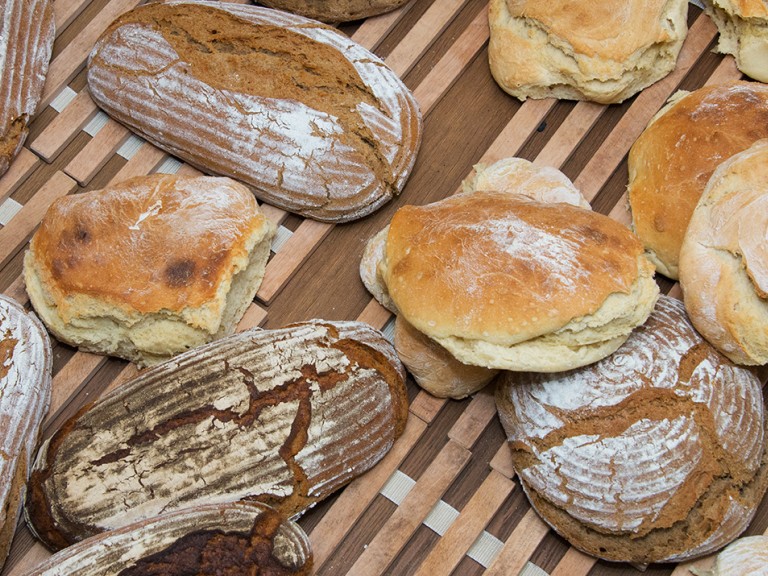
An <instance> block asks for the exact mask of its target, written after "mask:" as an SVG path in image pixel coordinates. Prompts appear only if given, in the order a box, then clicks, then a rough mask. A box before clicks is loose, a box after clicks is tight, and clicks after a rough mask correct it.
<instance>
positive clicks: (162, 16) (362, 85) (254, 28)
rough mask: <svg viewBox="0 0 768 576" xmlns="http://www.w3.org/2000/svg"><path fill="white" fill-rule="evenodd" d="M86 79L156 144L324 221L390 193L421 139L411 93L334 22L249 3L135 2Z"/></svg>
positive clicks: (105, 40) (374, 204) (354, 214)
mask: <svg viewBox="0 0 768 576" xmlns="http://www.w3.org/2000/svg"><path fill="white" fill-rule="evenodd" d="M88 87H89V89H90V92H91V95H92V96H93V98H94V100H95V101H96V102H97V104H98V105H99V106H100V107H101V108H103V109H104V110H105V111H106V112H107V113H108V114H110V115H111V116H113V117H114V118H116V119H117V120H118V121H120V122H122V123H123V124H125V125H126V126H128V127H129V128H131V129H132V130H134V131H135V132H137V133H138V134H140V135H141V136H142V137H144V138H146V139H147V140H149V141H150V142H152V143H153V144H155V145H156V146H158V147H160V148H162V149H163V150H166V151H168V152H170V153H172V154H175V155H177V156H178V157H179V158H181V159H183V160H185V161H187V162H189V163H190V164H192V165H194V166H196V167H198V168H200V169H201V170H203V171H205V172H210V173H216V174H222V175H226V176H231V177H233V178H236V179H238V180H242V181H243V182H245V183H246V184H248V185H249V186H251V188H252V189H253V192H254V193H255V194H256V196H257V197H258V198H260V199H262V200H264V201H266V202H268V203H270V204H274V205H275V206H279V207H281V208H284V209H286V210H289V211H292V212H297V213H299V214H302V215H304V216H307V217H310V218H315V219H318V220H323V221H327V222H345V221H349V220H354V219H356V218H360V217H362V216H365V215H366V214H369V213H371V212H373V211H374V210H376V209H377V208H378V207H380V206H381V205H382V204H384V203H386V202H388V201H389V200H391V199H392V198H393V197H394V196H395V195H397V194H399V192H400V190H401V189H402V187H403V185H404V184H405V181H406V179H407V177H408V175H409V174H410V171H411V169H412V167H413V164H414V161H415V158H416V151H417V149H418V147H419V144H420V141H421V116H420V112H419V109H418V105H417V103H416V100H415V99H414V98H413V96H412V94H411V93H410V91H409V90H408V89H407V88H406V86H405V85H404V84H403V83H402V82H401V81H400V79H399V78H398V77H397V75H396V74H395V73H394V72H392V71H391V70H390V69H389V68H387V66H386V65H384V63H383V62H382V61H381V60H379V58H377V57H376V56H375V55H373V54H372V53H370V52H369V51H367V50H366V49H365V48H363V47H362V46H360V45H358V44H356V43H354V42H353V41H351V40H350V39H349V38H348V37H347V36H345V35H343V34H342V33H340V32H338V31H337V30H335V29H334V28H331V27H328V26H325V25H323V24H320V23H319V22H316V21H313V20H309V19H306V18H303V17H301V16H296V15H293V14H289V13H287V12H282V11H279V10H271V9H269V8H262V7H257V6H252V5H242V4H236V3H224V2H221V3H220V2H205V1H199V2H169V3H162V4H160V3H156V4H148V5H144V6H140V7H138V8H136V9H134V10H132V11H130V12H128V13H126V14H124V15H123V16H121V17H120V18H118V19H117V20H116V21H115V22H114V23H113V24H112V25H111V26H110V27H109V28H108V29H107V30H106V31H105V32H104V34H103V35H102V37H101V38H100V39H99V41H98V42H97V43H96V46H95V47H94V49H93V51H92V52H91V55H90V57H89V63H88Z"/></svg>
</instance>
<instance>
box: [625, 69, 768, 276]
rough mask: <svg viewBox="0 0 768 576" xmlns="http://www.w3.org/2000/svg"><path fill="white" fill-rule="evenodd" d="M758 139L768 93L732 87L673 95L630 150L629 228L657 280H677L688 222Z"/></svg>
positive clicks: (765, 125) (764, 126)
mask: <svg viewBox="0 0 768 576" xmlns="http://www.w3.org/2000/svg"><path fill="white" fill-rule="evenodd" d="M761 138H768V86H765V85H764V84H760V83H758V82H730V83H727V84H720V85H714V86H705V87H703V88H699V89H698V90H695V91H693V92H690V93H689V92H682V91H681V92H677V93H675V94H674V95H673V96H672V97H671V98H670V101H669V102H668V104H667V105H666V106H664V108H662V109H661V110H660V111H659V113H658V114H656V116H655V117H654V118H653V119H652V120H651V122H650V123H649V124H648V126H647V127H646V129H645V130H644V131H643V133H642V134H641V135H640V137H639V138H638V139H637V140H636V141H635V143H634V144H633V145H632V147H631V148H630V151H629V157H628V169H629V184H628V188H627V193H628V197H629V206H630V209H631V212H632V227H633V229H634V231H635V233H636V234H637V235H638V236H639V237H640V239H641V240H642V241H643V243H644V244H645V247H646V249H647V251H648V257H649V258H650V259H651V260H652V261H653V262H654V264H655V265H656V269H657V270H658V271H659V272H660V273H662V274H664V275H665V276H667V277H668V278H671V279H673V280H676V279H677V278H678V275H679V270H678V266H679V258H680V246H681V245H682V243H683V237H684V236H685V230H686V228H687V227H688V221H689V220H690V218H691V214H693V210H694V208H696V204H697V203H698V201H699V198H701V193H702V192H703V191H704V187H705V186H706V184H707V182H708V181H709V178H710V176H712V173H713V172H714V171H715V168H717V166H718V165H719V164H720V163H722V162H723V161H724V160H727V159H728V158H730V157H731V156H733V155H734V154H736V153H737V152H741V151H742V150H745V149H746V148H749V147H750V146H751V145H752V144H753V143H754V142H755V141H757V140H760V139H761Z"/></svg>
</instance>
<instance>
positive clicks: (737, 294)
mask: <svg viewBox="0 0 768 576" xmlns="http://www.w3.org/2000/svg"><path fill="white" fill-rule="evenodd" d="M766 238H768V140H759V141H758V142H756V143H755V144H753V145H752V146H751V147H750V148H748V149H747V150H745V151H743V152H739V153H738V154H735V155H734V156H731V158H729V159H728V160H726V161H725V162H723V163H722V164H720V166H718V168H717V170H715V172H714V174H712V178H710V180H709V183H708V184H707V187H706V188H705V189H704V193H703V194H702V196H701V199H700V200H699V203H698V205H697V206H696V209H695V210H694V212H693V216H692V217H691V221H690V224H689V225H688V230H687V232H686V234H685V239H684V241H683V246H682V248H681V250H680V285H681V287H682V289H683V293H684V294H685V307H686V309H687V310H688V314H689V316H690V317H691V321H692V322H693V325H694V326H696V329H697V330H698V331H699V332H700V333H701V335H702V336H704V338H706V339H707V340H708V341H709V342H710V344H712V345H713V346H715V347H716V348H717V349H718V350H720V351H721V352H722V353H723V354H725V355H726V356H728V357H729V358H730V359H731V360H733V361H734V362H736V363H737V364H747V365H761V364H768V244H767V243H766Z"/></svg>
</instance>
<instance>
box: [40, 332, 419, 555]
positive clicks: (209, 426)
mask: <svg viewBox="0 0 768 576" xmlns="http://www.w3.org/2000/svg"><path fill="white" fill-rule="evenodd" d="M404 375H405V374H404V369H403V367H402V365H401V364H400V361H399V360H398V359H397V356H396V354H395V351H394V349H393V348H392V346H391V344H389V342H388V341H387V340H386V339H385V338H384V336H383V335H382V334H381V333H380V332H378V331H376V330H374V329H373V328H371V327H370V326H368V325H367V324H363V323H360V322H325V321H322V320H315V321H311V322H306V323H301V324H295V325H292V326H289V327H286V328H282V329H276V330H259V329H255V330H249V331H246V332H242V333H239V334H236V335H234V336H230V337H228V338H224V339H222V340H218V341H216V342H213V343H211V344H208V345H206V346H203V347H200V348H197V349H195V350H192V351H190V352H188V353H185V354H182V355H179V356H177V357H176V358H174V359H172V360H170V361H168V362H165V363H163V364H159V365H157V366H155V367H154V368H151V369H149V370H148V371H145V372H144V373H142V374H141V375H140V376H139V377H138V378H136V379H135V380H132V381H131V382H129V383H127V384H125V385H123V386H121V387H120V388H118V389H116V390H115V391H113V392H112V393H110V394H109V395H108V396H105V397H104V398H103V399H101V400H99V401H98V402H97V403H96V404H94V405H93V406H91V407H90V408H88V409H86V410H83V411H82V412H81V413H80V414H78V415H76V416H74V417H73V418H72V419H71V420H69V421H68V422H66V423H65V424H63V425H62V427H61V428H60V429H59V430H58V432H56V434H54V435H53V437H52V438H50V439H49V440H48V441H46V443H44V445H43V447H42V448H41V449H40V451H39V453H38V456H37V459H36V463H35V468H34V471H33V474H32V479H31V481H30V497H29V499H28V502H27V506H26V508H25V510H26V516H27V519H28V522H29V523H30V526H31V528H32V530H33V531H34V532H35V533H36V534H37V535H38V536H39V537H40V538H41V539H42V540H43V542H45V543H46V544H47V545H49V546H51V547H53V548H61V547H64V546H67V545H68V544H71V543H72V542H75V541H78V540H82V539H83V538H85V537H88V536H91V535H93V534H96V533H98V532H101V531H104V530H110V529H113V528H117V527H119V526H123V525H125V524H128V523H130V522H134V521H137V520H140V519H143V518H148V517H151V516H153V515H155V514H159V513H161V512H168V511H171V510H175V509H178V508H182V507H187V506H192V505H196V504H204V503H215V502H224V501H233V500H241V499H246V500H258V501H261V502H264V503H266V504H270V505H273V506H274V507H275V508H276V509H277V510H278V511H279V512H281V513H282V514H284V515H286V516H293V515H296V514H300V513H301V512H303V511H304V510H306V509H307V508H308V507H309V506H311V505H313V504H314V503H316V502H318V501H320V500H322V499H323V498H325V497H326V496H328V495H329V494H331V493H332V492H333V491H335V490H337V489H338V488H340V487H341V486H343V485H344V484H346V483H347V482H349V481H351V480H352V479H353V478H355V477H357V476H359V475H360V474H362V473H363V472H365V471H366V470H368V469H369V468H371V467H372V466H373V465H374V464H376V462H378V461H379V459H381V458H382V457H383V456H384V455H385V454H386V452H387V451H388V450H389V449H390V448H391V447H392V445H393V443H394V441H395V439H396V438H397V437H398V436H399V435H400V434H401V433H402V431H403V429H404V427H405V421H406V418H407V414H408V398H407V394H406V390H405V384H404Z"/></svg>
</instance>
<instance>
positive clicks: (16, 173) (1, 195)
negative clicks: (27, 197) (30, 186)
mask: <svg viewBox="0 0 768 576" xmlns="http://www.w3.org/2000/svg"><path fill="white" fill-rule="evenodd" d="M39 163H40V160H39V159H38V157H37V156H35V155H34V154H32V152H30V151H29V150H27V149H26V148H22V149H21V151H20V152H19V154H18V155H17V156H16V158H14V160H13V162H12V163H11V167H10V168H8V171H7V172H6V173H5V174H3V177H2V178H0V202H2V201H3V200H5V199H6V198H8V196H10V195H11V194H13V192H14V190H16V188H17V187H18V186H19V185H20V184H21V183H22V182H24V180H26V179H27V178H28V177H29V175H30V174H31V173H32V172H34V170H35V168H37V166H38V165H39Z"/></svg>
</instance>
